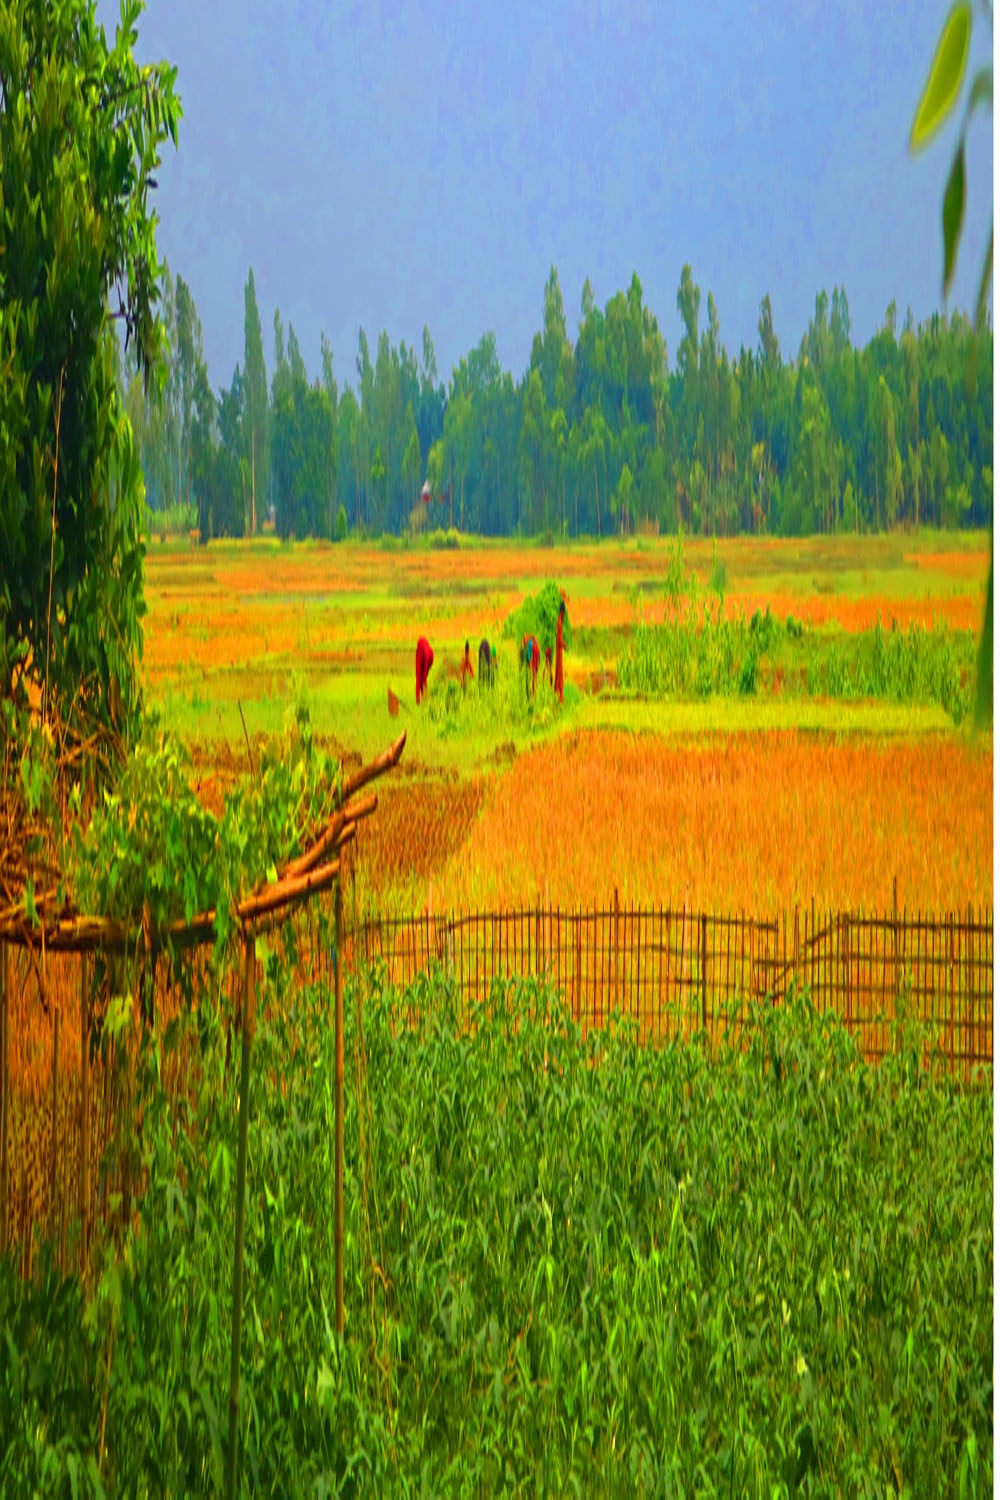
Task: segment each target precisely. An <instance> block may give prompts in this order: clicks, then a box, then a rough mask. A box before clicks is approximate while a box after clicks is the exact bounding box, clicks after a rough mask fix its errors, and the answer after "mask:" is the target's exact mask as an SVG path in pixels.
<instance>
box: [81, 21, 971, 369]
mask: <svg viewBox="0 0 1000 1500" xmlns="http://www.w3.org/2000/svg"><path fill="white" fill-rule="evenodd" d="M947 9H948V5H947V3H946V0H923V3H919V0H894V3H893V4H892V5H879V6H875V5H871V4H865V3H862V0H822V3H813V0H765V3H756V0H745V3H742V4H727V5H723V4H714V3H711V0H700V3H696V4H691V3H688V4H685V5H673V4H670V3H664V0H660V3H653V0H650V3H645V0H620V3H618V4H614V3H603V0H579V3H576V4H569V3H561V0H547V3H546V4H545V5H538V4H537V3H531V4H522V3H521V0H505V3H503V4H493V3H488V0H479V3H469V4H467V3H464V0H454V3H450V4H446V5H431V4H426V3H419V0H402V3H399V4H394V5H388V4H380V3H378V0H373V3H369V4H363V5H348V4H343V3H335V4H325V3H320V0H308V3H307V0H282V3H276V0H238V3H237V0H215V3H213V4H210V5H206V4H205V0H148V3H147V9H146V11H145V13H144V14H143V16H142V17H141V18H140V21H139V40H138V44H137V48H136V52H137V55H138V56H139V58H140V59H141V60H142V61H152V60H159V59H160V58H166V59H168V60H169V61H170V62H172V63H173V64H175V65H176V67H177V70H178V71H177V91H178V93H179V95H180V99H181V104H182V109H183V118H182V120H181V124H180V130H179V136H178V148H177V150H176V151H175V150H174V148H173V146H172V144H169V143H168V145H167V146H166V147H165V148H164V155H163V163H162V167H161V170H160V172H159V174H158V182H159V190H158V193H157V194H156V207H157V211H158V213H159V216H160V221H161V222H160V226H159V229H158V233H157V243H158V246H159V249H160V254H161V257H162V256H165V257H166V259H167V260H168V262H169V264H170V267H171V270H172V271H173V272H174V273H175V274H177V273H180V275H182V276H183V277H184V279H185V281H186V282H187V283H188V285H189V286H190V288H191V291H192V293H193V295H194V299H195V303H196V305H197V308H198V312H199V315H200V317H201V322H202V329H203V336H204V350H205V356H206V360H207V364H208V371H209V378H210V380H211V382H212V384H213V385H214V386H216V387H218V386H220V385H227V386H228V384H229V381H230V379H231V377H232V373H233V370H234V368H235V366H236V365H237V364H241V363H242V360H243V315H244V286H245V284H246V280H247V273H248V269H249V268H250V267H251V266H252V267H253V272H254V280H255V284H256V289H257V300H258V306H259V308H260V314H261V323H262V327H263V336H264V354H265V359H266V362H267V366H268V373H269V375H270V373H271V371H272V369H273V349H274V337H273V328H272V324H273V317H274V310H275V307H276V306H277V307H278V308H279V309H280V312H281V317H282V321H283V323H284V325H285V331H286V338H287V328H288V323H289V321H290V322H291V323H292V324H293V325H294V328H295V332H296V336H297V338H298V341H299V345H300V347H301V349H302V353H303V355H304V357H305V361H306V366H307V369H308V371H309V374H310V377H314V376H316V375H318V374H319V373H320V368H321V367H320V333H321V330H322V331H324V332H325V333H326V335H327V337H328V338H329V340H330V342H331V344H332V346H333V354H334V373H335V375H336V377H337V379H338V382H339V383H340V384H341V386H343V383H344V381H345V380H347V381H349V382H350V384H352V385H354V386H355V387H356V385H357V373H356V364H355V361H356V356H357V350H358V331H359V328H361V327H363V328H364V329H365V332H366V333H367V336H368V341H369V344H370V346H371V350H372V357H373V358H374V352H375V347H376V344H377V340H378V335H379V333H380V332H381V331H382V330H383V329H384V330H385V331H386V332H387V333H388V336H389V340H390V343H391V344H392V345H393V346H398V344H399V342H400V340H404V341H405V342H406V343H407V344H408V345H409V346H410V347H412V348H414V349H415V350H416V351H417V355H418V359H419V357H420V355H421V350H422V337H423V328H424V325H425V324H426V325H427V326H428V327H429V329H430V332H431V335H432V337H433V340H434V344H435V349H436V354H437V364H438V370H439V375H440V378H441V379H443V380H444V381H445V382H447V380H448V377H449V376H450V373H451V370H452V368H453V366H454V365H455V364H456V363H457V362H458V360H459V359H460V358H461V357H462V356H463V355H465V354H467V353H468V351H469V350H470V349H471V348H472V347H474V346H475V344H477V343H478V341H479V339H480V338H481V336H482V335H483V333H484V332H486V331H487V330H488V329H492V330H493V331H494V333H495V335H496V341H497V352H498V355H499V358H500V363H501V366H502V367H503V368H504V369H507V370H510V371H511V372H512V374H513V375H514V378H515V380H518V379H520V377H521V375H522V374H523V373H524V371H525V369H526V368H527V366H528V363H529V360H530V354H531V340H532V337H533V335H534V333H535V332H536V331H537V330H539V329H540V328H541V323H542V300H543V292H544V287H545V282H546V279H547V277H548V273H549V268H550V266H552V265H554V266H555V267H556V270H557V272H558V275H559V282H560V286H561V288H562V293H563V299H564V303H565V308H566V321H567V328H568V332H569V335H570V337H571V339H574V340H575V337H576V332H577V327H578V323H579V316H580V299H581V291H582V288H583V284H584V280H585V278H587V277H589V278H590V281H591V284H592V286H593V290H594V295H595V298H596V300H597V303H598V304H599V305H600V306H601V307H603V306H604V305H605V304H606V302H607V301H608V300H609V299H610V298H611V297H612V296H613V295H614V294H615V292H616V291H619V290H622V289H624V288H626V287H627V286H628V284H629V282H630V281H631V278H632V274H633V272H636V273H637V274H638V276H639V280H640V282H641V283H642V288H643V297H644V301H645V303H646V305H647V306H648V307H649V308H650V309H651V311H652V312H653V313H654V314H655V316H656V318H657V321H658V323H659V326H660V330H661V332H662V333H663V335H664V337H665V339H666V343H667V351H668V359H669V363H670V367H671V368H672V369H673V368H674V367H675V365H676V350H677V345H678V342H679V340H680V336H681V332H682V325H681V320H680V316H679V314H678V312H677V288H678V286H679V284H680V277H681V270H682V267H683V266H684V264H685V263H689V264H690V266H691V268H692V272H693V275H694V279H695V282H696V283H697V284H698V286H700V288H701V293H702V300H701V309H702V311H701V320H702V327H704V324H705V321H706V318H707V311H706V309H707V300H708V293H709V291H711V292H712V294H713V296H714V298H715V302H716V306H717V308H718V315H719V322H720V328H721V334H722V340H723V343H724V344H725V345H726V347H727V349H728V350H729V352H730V354H737V353H738V351H739V349H740V346H741V345H743V344H745V345H747V347H754V346H756V343H757V320H758V316H759V310H760V302H761V299H762V297H763V296H764V295H765V293H768V294H769V295H770V298H771V305H772V308H773V314H774V326H775V331H776V332H777V335H778V338H779V341H780V344H781V350H782V354H783V356H785V357H789V358H791V357H794V355H795V354H796V352H797V350H798V347H799V343H800V340H801V338H802V335H803V334H804V333H805V331H806V329H807V327H808V323H809V319H810V317H811V316H812V314H813V311H814V307H815V300H816V294H817V292H818V291H819V290H820V289H821V288H825V289H826V290H827V292H828V293H829V292H832V289H833V287H834V286H835V285H836V286H843V287H844V289H845V290H846V293H847V298H848V303H849V306H850V312H851V324H852V328H851V332H852V338H853V340H854V342H855V343H858V344H864V343H866V342H867V340H868V339H869V338H870V337H871V336H872V334H873V333H874V332H875V331H876V329H877V328H878V327H880V326H881V324H882V322H883V320H884V316H885V311H886V308H887V306H888V304H889V303H890V301H892V300H895V302H896V304H897V307H898V327H901V326H902V322H903V317H904V314H905V311H906V308H907V307H908V306H909V307H911V308H912V310H913V313H914V316H915V318H916V319H917V321H923V320H924V319H926V318H927V317H929V316H930V315H931V314H932V313H933V312H934V311H939V310H941V308H942V306H943V302H942V291H941V276H942V267H943V250H942V233H941V201H942V196H943V192H944V185H945V181H946V178H947V174H948V169H949V166H950V163H951V155H952V152H953V151H954V147H955V142H956V140H957V136H958V120H957V118H956V119H954V120H952V121H951V122H949V127H948V128H947V129H946V130H945V131H944V132H943V134H942V137H941V138H940V139H939V140H937V141H935V142H934V143H933V144H932V145H931V146H930V147H929V148H928V149H927V150H925V151H924V152H923V153H922V154H921V155H919V156H918V157H910V156H909V154H908V149H907V141H908V135H909V127H910V124H911V121H912V118H913V114H914V112H915V109H916V106H917V102H918V100H919V97H920V93H921V90H922V87H923V84H924V81H925V79H926V76H927V71H928V68H929V65H930V60H931V58H932V56H933V53H934V48H935V45H936V42H937V38H938V35H939V32H940V29H941V26H942V25H943V22H944V19H945V16H946V14H947ZM117 15H118V7H117V6H116V5H114V4H111V3H108V0H99V3H98V18H99V20H101V21H102V22H103V23H104V24H105V26H106V27H107V28H108V31H109V39H110V34H111V33H112V32H113V29H114V26H115V23H116V20H117ZM992 50H993V39H992V34H991V29H990V25H989V22H988V21H987V20H986V18H985V15H984V11H983V8H982V7H981V6H979V7H977V9H976V13H975V21H974V26H973V39H972V48H971V52H970V59H969V65H970V69H974V68H975V67H977V66H980V65H982V64H983V63H984V62H988V61H989V60H990V59H991V57H992ZM967 90H968V85H966V92H967ZM992 134H993V133H992V123H991V121H990V119H989V117H988V116H986V115H983V116H982V118H981V119H980V120H979V121H978V122H975V123H974V124H973V125H972V126H971V127H970V132H969V150H968V156H967V194H968V205H967V210H966V216H965V227H964V230H963V235H962V243H961V247H960V251H959V258H958V269H957V274H956V280H955V286H954V289H953V292H952V296H951V299H950V304H949V306H957V307H959V308H962V309H965V310H967V311H971V309H972V308H973V306H974V303H975V296H976V290H977V287H978V280H979V273H980V268H981V265H982V259H983V256H984V254H985V249H986V245H987V241H988V238H989V232H990V225H991V222H992V211H993V139H992Z"/></svg>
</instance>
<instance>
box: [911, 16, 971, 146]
mask: <svg viewBox="0 0 1000 1500" xmlns="http://www.w3.org/2000/svg"><path fill="white" fill-rule="evenodd" d="M971 32H972V6H971V5H969V4H968V3H967V0H960V3H959V4H958V5H956V6H955V7H954V8H953V10H952V12H951V14H950V15H949V17H948V19H947V21H946V22H945V25H944V30H943V31H942V33H941V37H940V40H939V41H938V45H937V51H936V52H935V54H934V61H933V63H932V64H931V71H930V73H929V75H928V78H927V83H926V84H925V85H924V92H923V94H922V95H921V98H920V103H919V105H918V106H917V113H916V114H915V116H914V118H913V125H912V127H911V129H910V150H911V151H920V150H922V149H923V147H924V146H926V145H927V143H928V141H929V140H930V139H931V138H932V136H933V135H934V134H935V133H936V131H937V130H938V129H939V128H940V126H941V125H942V124H943V122H944V121H945V120H946V119H947V117H948V115H949V114H950V112H951V110H952V108H953V107H954V104H955V100H956V99H957V98H958V95H959V91H960V89H961V87H962V79H963V78H964V76H965V64H966V59H967V58H968V56H969V37H970V34H971Z"/></svg>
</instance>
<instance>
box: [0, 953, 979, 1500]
mask: <svg viewBox="0 0 1000 1500" xmlns="http://www.w3.org/2000/svg"><path fill="white" fill-rule="evenodd" d="M356 998H357V996H356V994H355V993H353V992H349V993H348V996H347V1004H346V1010H347V1013H348V1017H349V1023H348V1035H347V1071H348V1077H349V1086H348V1089H347V1119H346V1130H345V1151H346V1164H347V1166H346V1183H345V1204H346V1232H345V1293H346V1298H345V1300H346V1308H347V1322H346V1335H347V1337H346V1341H345V1342H344V1343H343V1344H341V1343H340V1342H339V1340H338V1339H337V1338H336V1337H335V1335H334V1333H333V1329H332V1323H333V1300H334V1287H333V1279H334V1278H333V1187H334V1172H333V1098H332V1085H331V1080H332V1076H333V1067H334V1058H333V1037H332V1033H331V1030H330V1028H329V1025H328V1015H329V1006H330V1003H331V1002H330V996H329V994H328V993H327V992H326V991H325V990H319V991H305V992H301V991H300V992H299V993H298V994H297V995H295V996H294V997H288V996H286V1000H285V1002H284V1003H283V1004H282V1005H280V1006H278V1007H277V1008H276V1009H275V1010H274V1012H273V1017H272V1019H271V1021H269V1022H266V1023H265V1024H264V1026H263V1027H262V1029H261V1031H260V1033H259V1036H258V1042H257V1049H256V1064H255V1070H254V1075H253V1085H252V1092H251V1133H250V1151H249V1176H248V1203H249V1209H248V1218H247V1231H246V1232H247V1241H246V1264H247V1277H246V1284H245V1297H246V1301H245V1306H244V1317H243V1344H242V1355H241V1360H242V1371H243V1377H242V1378H243V1386H242V1402H243V1411H244V1413H245V1417H244V1421H243V1424H242V1432H243V1444H244V1446H243V1449H242V1457H241V1470H242V1476H243V1485H244V1486H245V1487H246V1489H247V1491H249V1492H254V1493H259V1494H263V1493H268V1494H272V1493H273V1494H278V1493H280V1494H289V1495H305V1494H314V1495H315V1494H320V1495H323V1494H336V1493H344V1494H375V1493H377V1494H412V1493H413V1492H414V1491H419V1492H421V1493H433V1494H440V1493H462V1494H466V1493H477V1494H497V1493H509V1494H515V1493H516V1494H523V1493H529V1492H530V1493H540V1494H546V1495H556V1494H560V1495H561V1494H568V1493H578V1494H594V1493H602V1494H604V1493H629V1494H637V1493H638V1494H654V1493H663V1494H672V1493H676V1494H681V1493H685V1494H691V1493H713V1494H718V1493H725V1494H729V1493H730V1492H732V1493H733V1494H739V1495H752V1496H758V1495H759V1496H770V1495H773V1494H776V1493H778V1494H789V1493H793V1492H794V1493H797V1492H802V1493H807V1494H811V1493H815V1494H830V1493H838V1494H871V1495H876V1494H877V1495H884V1494H887V1493H893V1494H906V1495H913V1496H922V1495H928V1494H938V1493H942V1494H952V1493H955V1494H958V1493H961V1494H966V1495H988V1494H990V1493H991V1491H992V1482H993V1430H992V1411H993V1330H992V1313H991V1295H992V1274H993V1254H992V1219H991V1201H992V1200H991V1185H992V1126H993V1108H992V1094H991V1091H990V1089H989V1088H973V1089H971V1090H967V1091H963V1090H961V1089H960V1088H958V1087H957V1086H956V1085H954V1084H953V1083H951V1082H949V1081H948V1079H947V1078H945V1077H944V1076H937V1075H936V1074H934V1073H933V1072H932V1073H931V1074H928V1073H925V1072H924V1071H923V1070H922V1068H921V1066H920V1064H919V1062H918V1054H917V1052H916V1051H911V1050H910V1048H911V1044H910V1043H909V1042H908V1041H907V1038H906V1036H905V1034H902V1033H901V1034H900V1035H898V1037H897V1039H896V1049H897V1050H896V1051H894V1053H893V1054H892V1055H891V1056H890V1057H889V1058H888V1059H887V1060H886V1062H885V1063H884V1064H883V1065H882V1066H881V1067H880V1068H877V1069H876V1068H871V1067H868V1066H866V1065H865V1064H863V1063H862V1062H861V1061H860V1060H859V1058H858V1057H857V1055H856V1054H855V1051H854V1046H853V1043H851V1041H850V1040H849V1039H848V1037H847V1035H846V1033H845V1032H844V1031H843V1030H842V1029H841V1028H840V1026H839V1025H838V1024H837V1023H836V1022H834V1021H832V1020H829V1019H823V1018H821V1017H819V1016H817V1015H816V1014H814V1013H813V1012H812V1010H811V1008H810V1006H809V1005H808V1003H807V1002H805V1001H803V1000H801V999H797V1000H793V999H792V998H791V997H790V998H789V1000H788V1002H787V1003H786V1005H784V1006H782V1007H779V1008H778V1009H777V1010H772V1009H771V1008H770V1007H768V1008H767V1010H766V1012H764V1013H762V1014H761V1015H760V1017H759V1019H758V1027H757V1029H756V1030H755V1031H754V1032H753V1034H752V1036H751V1037H750V1039H749V1046H748V1049H747V1050H746V1051H741V1050H732V1051H730V1050H729V1049H728V1048H726V1047H723V1048H722V1050H721V1052H720V1053H719V1055H717V1056H716V1057H715V1058H714V1059H710V1058H709V1056H708V1055H707V1054H706V1052H705V1051H704V1050H703V1048H702V1046H701V1045H700V1044H699V1043H697V1042H692V1043H689V1044H683V1045H671V1046H668V1047H666V1048H664V1049H662V1050H656V1049H651V1048H648V1047H644V1046H640V1045H639V1044H638V1043H637V1042H636V1041H635V1040H634V1039H632V1038H631V1037H630V1036H629V1035H627V1034H615V1033H614V1032H607V1033H604V1034H603V1035H602V1034H594V1035H592V1036H591V1038H590V1040H589V1042H586V1043H585V1042H584V1041H583V1040H582V1039H581V1037H580V1036H579V1034H578V1032H576V1030H575V1028H574V1027H573V1024H572V1023H571V1022H568V1021H567V1020H566V1019H565V1018H564V1016H563V1015H562V1014H561V1013H560V1011H559V1009H558V1006H557V1004H556V1002H555V1001H554V998H553V997H552V996H551V995H550V994H548V993H546V992H545V991H544V990H541V989H537V988H536V987H535V985H534V983H533V982H531V981H528V982H524V983H522V982H515V983H514V984H513V986H512V987H511V989H510V991H509V992H508V993H506V994H504V993H503V992H502V991H497V992H495V993H494V997H493V998H494V1001H495V1008H488V1009H484V1010H482V1011H481V1012H480V1013H479V1014H478V1017H477V1020H478V1030H477V1032H476V1034H475V1035H474V1036H470V1035H469V1034H468V1033H467V1032H466V1031H465V1030H464V1029H460V1028H459V1027H458V1026H457V1025H456V1022H455V1020H454V1019H453V1017H454V1011H455V1007H454V1004H453V999H452V997H451V996H450V993H449V991H448V989H447V986H446V985H444V984H443V983H442V981H441V980H440V978H431V979H430V980H429V981H427V982H422V983H420V984H419V985H418V986H417V988H416V989H415V991H413V992H411V993H410V994H407V995H403V996H398V997H397V996H393V995H390V994H386V993H384V992H383V991H382V990H381V988H380V986H379V985H378V983H377V982H376V984H375V986H374V988H373V989H371V990H368V991H367V993H366V995H365V1011H364V1038H363V1039H362V1038H361V1037H360V1036H359V1033H358V1030H357V1025H356V1022H355V1020H354V1019H353V1017H354V1012H355V1004H354V1002H355V999H356ZM289 1001H290V1004H289ZM397 1005H398V1006H400V1007H402V1008H403V1010H404V1011H405V1010H409V1009H411V1008H412V1010H413V1011H414V1012H415V1014H416V1015H417V1017H418V1018H419V1019H418V1022H417V1025H416V1028H415V1029H414V1030H403V1031H402V1032H397V1031H396V1030H395V1027H394V1025H393V1024H392V1022H393V1011H394V1009H395V1008H396V1006H397ZM225 1050H226V1041H225V1033H224V1030H223V1029H222V1028H221V1027H219V1026H217V1025H216V1026H214V1027H210V1028H209V1030H208V1032H207V1033H206V1032H205V1030H204V1027H203V1028H202V1038H201V1043H200V1056H201V1077H202V1080H203V1086H202V1087H201V1089H200V1091H199V1092H198V1095H197V1101H198V1102H197V1104H196V1106H195V1109H194V1114H193V1116H192V1117H191V1119H190V1121H189V1122H188V1123H189V1125H190V1126H191V1127H193V1128H191V1129H189V1130H186V1131H180V1132H178V1133H177V1134H176V1136H175V1135H174V1132H173V1128H172V1124H171V1122H170V1120H169V1119H168V1118H167V1116H166V1115H165V1114H163V1113H162V1108H163V1106H162V1101H161V1104H160V1106H159V1107H156V1106H154V1107H153V1109H152V1110H151V1111H150V1113H149V1115H148V1121H147V1129H148V1143H149V1145H148V1151H149V1156H148V1159H149V1164H150V1180H149V1185H148V1190H147V1192H146V1195H145V1198H144V1201H143V1204H142V1208H141V1211H140V1222H139V1226H138V1230H137V1232H136V1233H135V1234H134V1235H132V1236H130V1239H129V1241H128V1243H127V1246H126V1250H125V1254H124V1256H123V1258H122V1259H121V1261H120V1262H118V1263H117V1264H111V1265H109V1266H107V1267H106V1268H105V1273H104V1276H103V1278H102V1279H101V1280H100V1282H99V1284H98V1287H97V1292H96V1296H95V1297H94V1299H93V1301H92V1302H91V1303H90V1304H89V1306H88V1308H87V1310H86V1311H84V1308H83V1306H82V1304H81V1302H80V1292H79V1288H78V1286H77V1285H76V1284H75V1283H64V1284H60V1283H59V1281H58V1278H54V1279H53V1278H46V1277H43V1278H42V1281H41V1283H40V1285H39V1287H38V1289H37V1291H36V1292H34V1293H33V1294H31V1295H28V1296H25V1295H24V1294H23V1293H22V1292H21V1291H20V1290H19V1289H18V1285H17V1283H16V1281H13V1280H12V1276H11V1271H10V1267H9V1265H8V1264H5V1265H4V1266H3V1267H2V1269H0V1323H2V1324H3V1326H4V1327H5V1329H6V1331H7V1341H6V1343H5V1344H4V1346H3V1351H2V1352H0V1365H2V1367H3V1371H4V1376H5V1378H4V1379H3V1380H0V1402H2V1403H3V1404H2V1407H0V1432H2V1434H3V1439H4V1441H3V1446H2V1449H0V1488H3V1490H4V1492H5V1493H8V1494H14V1493H18V1494H27V1493H38V1492H44V1493H47V1494H52V1493H57V1492H58V1493H69V1492H70V1485H71V1483H72V1481H73V1476H74V1474H75V1476H76V1479H77V1481H78V1482H79V1483H80V1484H81V1485H87V1483H88V1480H87V1472H88V1457H87V1456H88V1455H90V1459H89V1472H90V1475H91V1477H92V1476H93V1455H94V1454H95V1453H97V1452H98V1451H99V1450H100V1452H101V1453H102V1476H103V1483H104V1486H105V1489H106V1491H107V1492H108V1493H117V1494H133V1495H134V1494H150V1495H163V1494H168V1493H169V1494H185V1493H186V1494H193V1493H207V1492H211V1491H213V1490H215V1489H216V1488H217V1487H219V1486H220V1485H221V1481H222V1472H223V1457H224V1451H225V1429H226V1416H225V1408H224V1405H223V1392H224V1391H225V1389H226V1388H227V1379H228V1369H229V1363H228V1361H229V1353H228V1333H229V1308H230V1305H231V1296H232V1287H231V1280H230V1276H231V1270H232V1196H233V1169H234V1161H235V1156H236V1118H235V1110H234V1108H233V1107H232V1099H233V1096H234V1091H233V1089H232V1086H231V1085H232V1078H231V1076H230V1079H229V1082H228V1085H227V1086H226V1087H223V1079H222V1069H223V1065H224V1057H225ZM222 1100H227V1101H229V1102H228V1103H226V1104H225V1105H222V1103H221V1101H222ZM915 1157H916V1158H918V1159H919V1161H920V1170H919V1171H914V1170H913V1167H914V1160H915ZM11 1338H13V1343H12V1342H11ZM15 1349H16V1350H17V1353H16V1355H15V1354H14V1353H13V1351H14V1350H15ZM73 1492H74V1493H76V1488H75V1486H74V1488H73Z"/></svg>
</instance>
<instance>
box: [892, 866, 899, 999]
mask: <svg viewBox="0 0 1000 1500" xmlns="http://www.w3.org/2000/svg"><path fill="white" fill-rule="evenodd" d="M892 973H893V979H892V982H893V988H894V989H895V991H896V998H897V999H898V998H899V896H898V893H897V889H896V877H895V875H894V876H893V877H892ZM893 1014H895V1007H894V1008H893Z"/></svg>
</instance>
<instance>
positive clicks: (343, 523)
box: [333, 505, 347, 542]
mask: <svg viewBox="0 0 1000 1500" xmlns="http://www.w3.org/2000/svg"><path fill="white" fill-rule="evenodd" d="M333 539H334V541H335V542H346V541H347V511H346V510H345V509H344V507H343V505H341V507H340V509H339V510H338V511H337V519H336V521H335V522H334V526H333Z"/></svg>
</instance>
